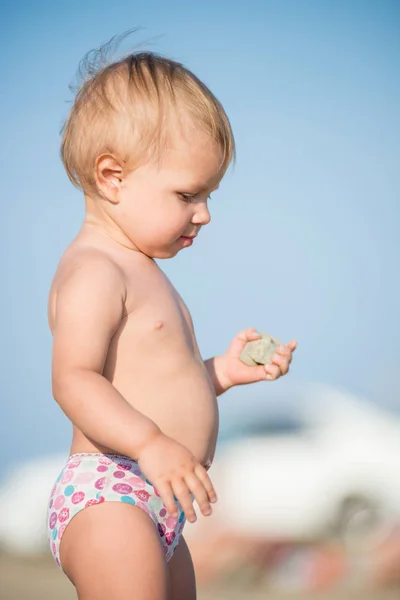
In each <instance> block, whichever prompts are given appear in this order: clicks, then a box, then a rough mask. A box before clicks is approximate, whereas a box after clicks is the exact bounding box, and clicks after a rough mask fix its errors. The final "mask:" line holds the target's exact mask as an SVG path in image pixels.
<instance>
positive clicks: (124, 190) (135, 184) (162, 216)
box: [118, 134, 223, 258]
mask: <svg viewBox="0 0 400 600" xmlns="http://www.w3.org/2000/svg"><path fill="white" fill-rule="evenodd" d="M222 159H223V156H222V151H221V149H220V148H219V146H218V145H217V143H216V142H214V141H213V140H212V139H211V138H210V137H209V136H207V135H205V134H196V135H195V136H193V137H192V138H191V139H183V138H178V139H176V140H174V142H173V143H171V144H170V146H169V147H168V148H167V149H166V150H165V154H164V156H163V159H162V162H161V163H157V162H150V163H147V164H145V165H143V166H141V167H138V168H137V169H135V170H134V171H132V172H131V173H129V174H128V175H127V176H126V177H125V178H124V179H123V181H122V187H121V191H120V195H119V198H120V202H119V205H118V225H119V227H120V228H121V229H122V231H123V232H124V234H125V235H126V236H127V237H128V238H129V239H130V240H131V242H132V243H133V244H134V245H135V247H136V248H138V249H139V250H140V251H141V252H143V253H145V254H147V255H148V256H151V257H153V258H170V257H172V256H175V255H176V254H177V253H178V252H179V251H180V250H182V248H185V247H188V246H190V245H191V244H192V243H193V238H194V237H195V236H196V235H197V234H198V232H199V230H200V228H201V227H202V226H203V225H207V223H209V222H210V213H209V210H208V206H207V200H208V197H209V195H210V194H211V193H212V192H213V191H214V190H215V189H216V188H217V187H218V185H219V182H220V180H221V164H222Z"/></svg>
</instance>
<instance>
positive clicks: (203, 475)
mask: <svg viewBox="0 0 400 600" xmlns="http://www.w3.org/2000/svg"><path fill="white" fill-rule="evenodd" d="M194 472H195V473H196V475H197V477H198V478H199V479H200V481H201V483H202V484H203V486H204V489H205V490H206V492H207V496H208V498H209V500H210V502H216V501H217V494H216V492H215V490H214V486H213V484H212V483H211V479H210V477H209V475H208V473H207V471H206V470H205V468H204V467H203V466H202V465H197V466H196V468H195V470H194Z"/></svg>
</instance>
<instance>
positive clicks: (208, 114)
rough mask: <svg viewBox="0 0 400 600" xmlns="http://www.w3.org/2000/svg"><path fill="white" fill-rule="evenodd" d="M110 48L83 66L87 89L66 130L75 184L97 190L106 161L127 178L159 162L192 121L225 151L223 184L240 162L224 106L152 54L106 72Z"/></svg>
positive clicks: (66, 160) (64, 152)
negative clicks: (176, 132) (99, 166)
mask: <svg viewBox="0 0 400 600" xmlns="http://www.w3.org/2000/svg"><path fill="white" fill-rule="evenodd" d="M113 40H114V38H113ZM113 40H111V42H113ZM111 42H109V43H108V44H106V45H104V46H102V47H101V48H100V49H99V50H97V51H94V52H91V53H88V54H87V55H86V57H85V59H84V61H82V63H81V67H82V66H83V69H84V71H85V72H84V74H83V78H84V81H83V84H82V85H81V87H80V89H79V90H78V92H77V94H76V97H75V101H74V103H73V106H72V109H71V111H70V113H69V116H68V118H67V120H66V123H65V125H64V127H63V132H62V133H63V137H62V144H61V158H62V161H63V164H64V167H65V169H66V171H67V174H68V177H69V178H70V180H71V181H72V183H73V184H74V185H75V186H77V187H79V188H82V189H83V190H84V191H85V192H88V191H90V190H95V189H96V181H95V169H96V161H97V159H98V157H99V156H101V155H102V154H106V153H109V154H112V155H113V156H114V157H115V158H116V160H118V161H119V162H120V164H122V165H123V166H124V168H126V169H127V170H129V169H131V168H134V166H135V165H138V164H140V163H141V162H143V161H145V160H148V159H149V158H150V157H154V156H158V158H161V154H162V150H163V148H165V145H166V143H167V141H168V139H169V137H170V135H171V133H172V131H171V130H172V129H173V128H174V127H176V126H177V124H179V123H180V125H183V124H184V125H185V126H187V124H188V118H189V124H190V126H191V127H193V128H194V129H195V130H197V128H198V127H199V128H200V130H201V131H202V132H204V133H206V134H208V135H209V136H210V137H211V138H212V139H213V140H214V141H215V142H216V143H217V144H218V145H219V146H220V148H221V150H222V154H223V161H222V164H221V176H222V175H223V174H224V173H225V171H226V169H227V168H228V166H229V164H230V162H231V161H232V159H234V157H235V141H234V137H233V133H232V129H231V126H230V123H229V119H228V117H227V115H226V113H225V111H224V109H223V107H222V105H221V103H220V102H219V100H217V98H216V97H215V96H214V95H213V94H212V93H211V91H210V90H209V89H208V87H207V86H206V85H205V84H204V83H202V82H201V81H200V80H199V79H198V78H197V77H196V76H195V75H194V74H193V73H192V72H191V71H189V70H188V69H186V68H185V67H184V66H183V65H182V64H181V63H178V62H175V61H174V60H170V59H168V58H165V57H163V56H160V55H159V54H156V53H153V52H136V53H132V54H129V55H128V56H125V57H124V58H122V59H120V60H118V61H116V62H112V63H110V64H104V62H105V56H106V55H107V51H108V50H109V48H110V44H111ZM99 62H100V63H103V64H101V66H98V64H99ZM171 109H172V110H171Z"/></svg>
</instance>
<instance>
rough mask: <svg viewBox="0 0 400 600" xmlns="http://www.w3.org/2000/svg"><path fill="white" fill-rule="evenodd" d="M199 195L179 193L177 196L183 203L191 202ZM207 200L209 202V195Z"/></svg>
mask: <svg viewBox="0 0 400 600" xmlns="http://www.w3.org/2000/svg"><path fill="white" fill-rule="evenodd" d="M198 195H199V194H182V193H180V194H179V196H180V197H181V198H182V200H183V201H184V202H193V201H194V200H195V199H196V198H197V196H198ZM207 200H211V194H210V195H209V196H208V197H207Z"/></svg>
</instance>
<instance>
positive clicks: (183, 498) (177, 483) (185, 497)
mask: <svg viewBox="0 0 400 600" xmlns="http://www.w3.org/2000/svg"><path fill="white" fill-rule="evenodd" d="M172 489H173V490H174V494H175V496H176V498H177V499H178V501H179V503H180V505H181V506H182V510H183V512H184V513H185V515H186V518H187V520H188V521H189V522H190V523H194V522H195V521H196V519H197V516H196V512H195V510H194V507H193V500H192V498H191V497H190V491H189V487H188V485H187V483H186V482H185V481H184V480H183V479H175V480H174V481H173V483H172Z"/></svg>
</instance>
